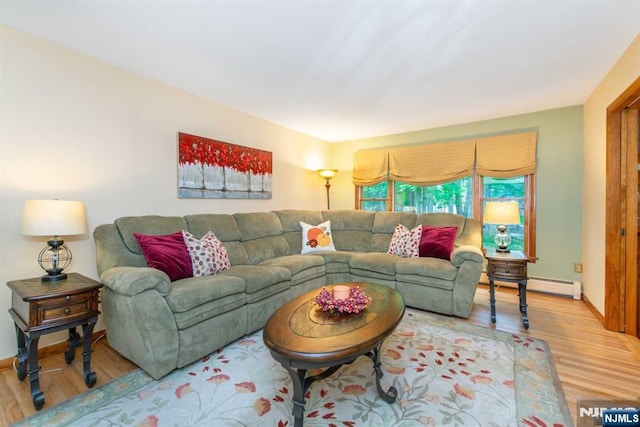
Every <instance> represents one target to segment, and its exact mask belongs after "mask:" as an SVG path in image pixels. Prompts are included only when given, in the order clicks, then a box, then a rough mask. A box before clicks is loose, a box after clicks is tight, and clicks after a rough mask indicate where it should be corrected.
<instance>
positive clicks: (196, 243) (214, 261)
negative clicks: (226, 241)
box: [182, 230, 231, 277]
mask: <svg viewBox="0 0 640 427" xmlns="http://www.w3.org/2000/svg"><path fill="white" fill-rule="evenodd" d="M182 237H183V239H184V244H185V245H186V246H187V251H188V252H189V256H190V257H191V265H192V267H193V277H198V276H210V275H212V274H216V273H221V272H223V271H225V270H228V269H229V268H231V263H230V262H229V255H228V254H227V249H226V248H225V247H224V246H223V245H222V242H221V241H220V240H219V239H218V238H217V237H216V235H215V234H213V233H212V232H211V231H209V232H207V234H205V235H204V236H202V238H201V239H200V240H198V239H196V238H195V236H194V235H193V234H191V233H189V232H188V231H186V230H182Z"/></svg>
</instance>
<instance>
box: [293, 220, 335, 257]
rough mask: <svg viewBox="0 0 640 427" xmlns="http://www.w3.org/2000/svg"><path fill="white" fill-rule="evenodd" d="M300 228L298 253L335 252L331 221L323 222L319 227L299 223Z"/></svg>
mask: <svg viewBox="0 0 640 427" xmlns="http://www.w3.org/2000/svg"><path fill="white" fill-rule="evenodd" d="M300 227H302V251H301V252H300V253H303V254H308V253H311V252H319V251H335V250H336V247H335V246H334V245H333V236H332V235H331V221H325V222H323V223H322V224H319V225H311V224H307V223H306V222H302V221H300Z"/></svg>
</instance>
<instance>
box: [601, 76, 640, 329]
mask: <svg viewBox="0 0 640 427" xmlns="http://www.w3.org/2000/svg"><path fill="white" fill-rule="evenodd" d="M639 100H640V77H639V78H638V79H636V81H635V82H633V83H632V84H631V86H629V87H628V88H627V89H626V90H625V91H624V92H623V93H622V94H621V95H620V96H619V97H618V98H617V99H616V100H615V101H613V103H612V104H611V105H609V107H608V108H607V148H606V150H607V170H606V174H607V184H606V186H607V187H606V190H607V193H606V237H605V239H606V240H605V242H606V248H605V249H606V255H605V295H604V297H605V301H604V308H605V312H604V326H605V328H607V329H608V330H611V331H616V332H624V333H626V334H629V335H634V336H638V329H639V327H638V311H639V310H640V307H639V306H640V301H639V297H640V295H639V292H638V278H637V274H638V266H637V263H638V259H637V256H638V161H639V160H640V159H639V158H638V153H639V151H638V149H639V147H638V115H639V109H640V102H639Z"/></svg>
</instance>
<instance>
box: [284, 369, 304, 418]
mask: <svg viewBox="0 0 640 427" xmlns="http://www.w3.org/2000/svg"><path fill="white" fill-rule="evenodd" d="M283 367H284V368H285V369H286V370H287V372H289V375H290V376H291V381H292V382H293V409H292V410H291V413H292V414H293V418H294V419H295V420H294V427H302V417H303V415H304V404H305V403H306V402H305V400H304V393H305V392H306V388H307V387H308V386H307V387H305V377H306V376H307V370H306V369H294V368H288V367H286V366H283Z"/></svg>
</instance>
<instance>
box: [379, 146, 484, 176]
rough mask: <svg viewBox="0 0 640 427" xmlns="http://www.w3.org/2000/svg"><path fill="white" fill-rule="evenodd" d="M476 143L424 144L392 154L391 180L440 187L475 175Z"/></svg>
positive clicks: (390, 153)
mask: <svg viewBox="0 0 640 427" xmlns="http://www.w3.org/2000/svg"><path fill="white" fill-rule="evenodd" d="M474 161H475V140H473V139H470V140H467V141H456V142H453V143H452V142H443V143H438V144H423V145H415V146H409V147H401V148H394V149H391V150H389V179H391V180H393V181H400V182H404V183H407V184H414V185H438V184H443V183H445V182H451V181H455V180H457V179H460V178H463V177H465V176H469V175H472V174H473V165H474Z"/></svg>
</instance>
